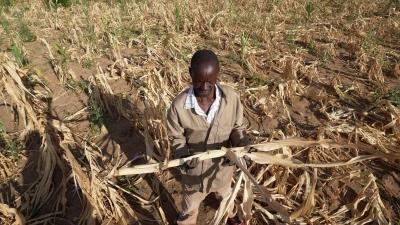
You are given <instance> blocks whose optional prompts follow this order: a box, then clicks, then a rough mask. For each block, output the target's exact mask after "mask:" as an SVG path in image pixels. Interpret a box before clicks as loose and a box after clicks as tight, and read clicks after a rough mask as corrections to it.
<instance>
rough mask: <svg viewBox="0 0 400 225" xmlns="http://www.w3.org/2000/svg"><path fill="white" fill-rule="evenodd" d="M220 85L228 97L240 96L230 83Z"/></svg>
mask: <svg viewBox="0 0 400 225" xmlns="http://www.w3.org/2000/svg"><path fill="white" fill-rule="evenodd" d="M218 87H219V88H220V89H221V90H222V93H223V94H224V95H226V96H227V97H236V96H238V93H237V92H236V90H235V89H234V88H233V87H231V86H229V85H224V84H218Z"/></svg>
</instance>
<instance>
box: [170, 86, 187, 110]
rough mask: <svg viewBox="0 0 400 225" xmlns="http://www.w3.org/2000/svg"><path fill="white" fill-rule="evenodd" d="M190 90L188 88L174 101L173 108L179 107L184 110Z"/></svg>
mask: <svg viewBox="0 0 400 225" xmlns="http://www.w3.org/2000/svg"><path fill="white" fill-rule="evenodd" d="M189 89H190V87H189V88H186V89H185V90H183V91H181V92H180V93H179V94H178V95H177V96H176V97H175V98H174V100H172V104H171V106H174V107H177V106H178V105H179V106H182V107H181V108H183V105H184V104H185V101H186V98H187V95H188V92H189Z"/></svg>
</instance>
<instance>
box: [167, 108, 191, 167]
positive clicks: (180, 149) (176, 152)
mask: <svg viewBox="0 0 400 225" xmlns="http://www.w3.org/2000/svg"><path fill="white" fill-rule="evenodd" d="M167 131H168V136H169V139H170V141H171V153H172V158H174V159H178V158H180V157H182V156H184V155H186V154H188V153H189V150H188V149H189V148H188V146H187V144H186V137H185V135H184V132H185V130H184V129H183V127H182V126H181V124H180V121H179V115H178V114H177V111H176V108H175V107H174V105H171V107H170V108H169V110H168V114H167Z"/></svg>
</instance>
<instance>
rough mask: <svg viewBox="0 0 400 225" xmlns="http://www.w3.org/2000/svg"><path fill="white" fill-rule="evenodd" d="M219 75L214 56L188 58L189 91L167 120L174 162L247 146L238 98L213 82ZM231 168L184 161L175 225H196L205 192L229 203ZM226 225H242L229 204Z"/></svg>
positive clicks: (218, 162)
mask: <svg viewBox="0 0 400 225" xmlns="http://www.w3.org/2000/svg"><path fill="white" fill-rule="evenodd" d="M219 70H220V67H219V62H218V58H217V56H216V55H215V53H214V52H212V51H210V50H199V51H197V52H196V53H195V54H194V55H193V57H192V60H191V62H190V67H189V73H190V76H191V78H192V86H191V87H190V88H188V89H186V90H184V91H183V92H181V93H180V94H179V95H178V96H176V97H175V99H174V100H173V102H172V104H171V107H170V108H169V110H168V115H167V128H168V135H169V137H170V139H171V140H172V141H171V144H172V148H171V150H172V154H173V158H175V159H176V158H185V157H188V156H191V155H193V154H196V153H201V152H205V151H207V150H214V149H221V147H222V146H224V147H238V146H246V145H248V144H249V140H248V139H247V137H246V127H245V125H243V106H242V104H241V102H240V99H239V96H238V94H237V93H236V91H235V90H234V89H233V88H231V87H229V86H225V85H221V84H219V83H218V82H217V75H218V73H219ZM245 160H246V161H247V162H249V161H250V158H249V157H246V158H245ZM232 165H233V163H232V162H230V161H229V160H228V159H226V158H224V157H220V158H214V159H207V160H204V161H200V160H199V158H198V157H195V158H193V159H192V160H187V161H186V162H185V164H184V165H183V167H181V172H182V174H181V175H182V214H181V215H180V217H179V219H178V225H188V224H196V218H197V214H198V209H199V205H200V203H201V201H203V200H204V198H205V197H206V196H207V195H208V194H209V193H211V192H215V193H216V195H217V196H218V197H221V198H222V199H223V201H227V200H228V198H229V195H230V193H231V192H232V187H231V181H232V176H233V172H234V166H232ZM228 224H230V225H235V224H244V223H243V222H242V221H240V219H239V218H238V216H237V210H236V206H235V205H234V204H233V205H232V207H231V208H230V209H229V210H228Z"/></svg>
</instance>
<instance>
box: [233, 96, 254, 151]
mask: <svg viewBox="0 0 400 225" xmlns="http://www.w3.org/2000/svg"><path fill="white" fill-rule="evenodd" d="M236 106H237V109H236V118H235V123H234V127H233V129H232V132H231V134H230V137H229V139H230V141H231V144H232V147H241V146H247V145H249V144H250V141H249V139H248V138H247V135H246V126H245V125H244V124H243V105H242V103H241V102H240V99H239V96H237V97H236Z"/></svg>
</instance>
